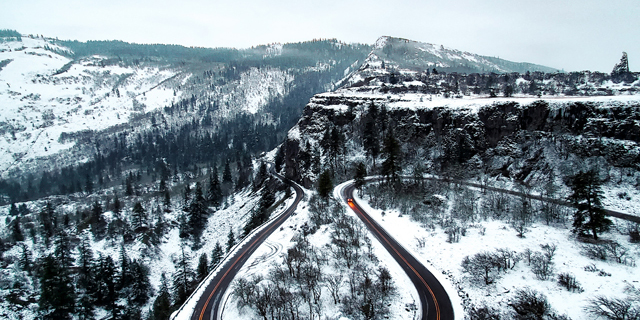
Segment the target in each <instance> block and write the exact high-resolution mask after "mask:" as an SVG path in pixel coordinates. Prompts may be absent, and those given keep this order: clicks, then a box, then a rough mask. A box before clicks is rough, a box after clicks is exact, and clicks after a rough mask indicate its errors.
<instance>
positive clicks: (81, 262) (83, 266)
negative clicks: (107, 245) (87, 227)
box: [76, 232, 96, 320]
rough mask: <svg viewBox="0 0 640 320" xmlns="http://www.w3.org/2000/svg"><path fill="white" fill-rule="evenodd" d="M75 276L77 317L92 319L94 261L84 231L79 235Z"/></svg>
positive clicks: (93, 315)
mask: <svg viewBox="0 0 640 320" xmlns="http://www.w3.org/2000/svg"><path fill="white" fill-rule="evenodd" d="M76 265H77V276H76V288H77V290H78V309H77V312H78V318H79V319H82V320H89V319H94V317H95V312H94V309H95V307H94V303H95V298H94V292H93V291H94V290H95V286H96V284H95V279H94V278H95V276H94V273H93V272H94V268H95V266H94V261H93V251H92V250H91V244H90V241H89V235H88V234H87V233H86V232H85V233H83V234H82V236H81V237H80V243H79V245H78V259H77V261H76Z"/></svg>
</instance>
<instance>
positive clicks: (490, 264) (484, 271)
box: [462, 252, 500, 285]
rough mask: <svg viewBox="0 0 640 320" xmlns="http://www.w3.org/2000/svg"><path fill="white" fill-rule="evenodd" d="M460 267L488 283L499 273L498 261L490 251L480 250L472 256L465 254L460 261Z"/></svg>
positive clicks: (475, 277) (493, 280)
mask: <svg viewBox="0 0 640 320" xmlns="http://www.w3.org/2000/svg"><path fill="white" fill-rule="evenodd" d="M462 269H463V270H464V271H465V272H466V273H468V274H469V275H471V277H472V278H474V279H476V280H483V281H484V284H485V285H490V284H492V283H494V282H495V280H496V279H497V278H498V277H499V275H500V272H499V271H500V261H499V259H498V258H497V257H496V256H495V255H494V254H492V253H490V252H480V253H476V254H475V255H473V256H466V257H465V258H464V260H463V261H462Z"/></svg>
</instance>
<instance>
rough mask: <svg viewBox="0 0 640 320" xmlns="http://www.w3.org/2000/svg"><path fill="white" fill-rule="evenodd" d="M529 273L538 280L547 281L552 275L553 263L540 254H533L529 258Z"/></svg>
mask: <svg viewBox="0 0 640 320" xmlns="http://www.w3.org/2000/svg"><path fill="white" fill-rule="evenodd" d="M531 271H532V272H533V274H535V275H536V278H538V279H540V280H547V279H549V277H551V275H553V261H551V259H549V257H548V256H547V255H545V254H544V253H542V252H534V253H533V255H532V256H531Z"/></svg>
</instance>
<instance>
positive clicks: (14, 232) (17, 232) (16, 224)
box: [11, 216, 24, 242]
mask: <svg viewBox="0 0 640 320" xmlns="http://www.w3.org/2000/svg"><path fill="white" fill-rule="evenodd" d="M11 239H12V240H13V241H14V242H20V241H24V234H22V228H20V216H16V217H15V219H13V221H11Z"/></svg>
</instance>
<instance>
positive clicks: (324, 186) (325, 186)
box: [318, 170, 333, 199]
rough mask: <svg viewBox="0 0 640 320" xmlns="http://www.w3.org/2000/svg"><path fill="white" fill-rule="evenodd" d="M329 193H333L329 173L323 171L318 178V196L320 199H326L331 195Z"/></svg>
mask: <svg viewBox="0 0 640 320" xmlns="http://www.w3.org/2000/svg"><path fill="white" fill-rule="evenodd" d="M331 191H333V182H332V181H331V173H330V172H329V170H325V171H324V172H322V174H321V175H320V177H319V178H318V194H319V195H320V196H321V197H322V198H324V199H327V198H328V197H329V195H330V194H331Z"/></svg>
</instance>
